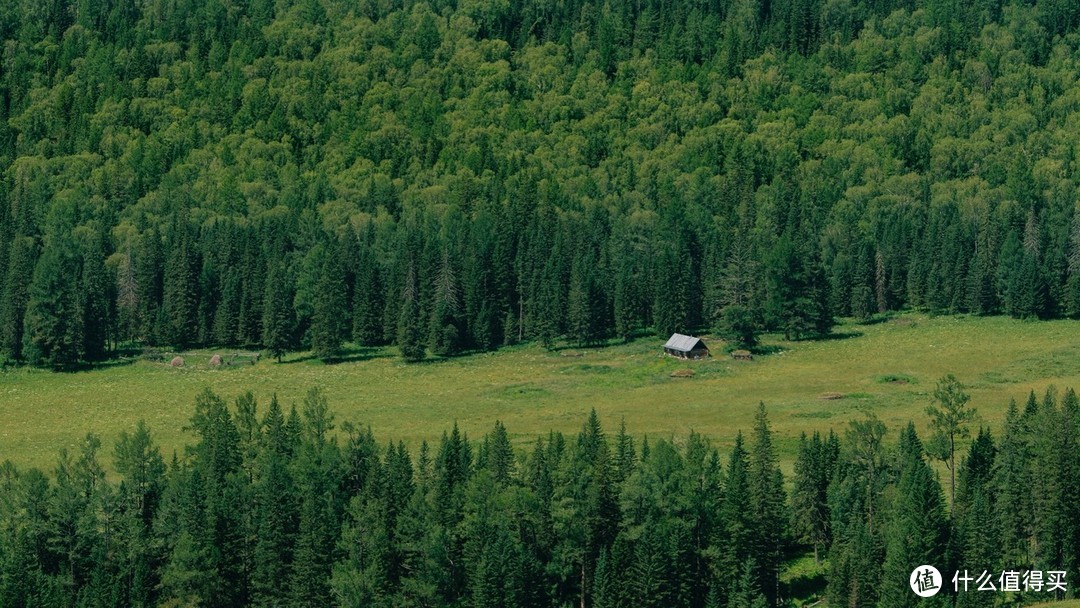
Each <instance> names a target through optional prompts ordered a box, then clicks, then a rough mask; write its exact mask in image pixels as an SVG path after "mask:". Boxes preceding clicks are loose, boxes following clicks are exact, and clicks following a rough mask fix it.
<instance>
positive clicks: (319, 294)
mask: <svg viewBox="0 0 1080 608" xmlns="http://www.w3.org/2000/svg"><path fill="white" fill-rule="evenodd" d="M318 272H319V278H318V281H316V283H315V292H314V294H313V298H314V302H313V303H312V304H313V305H312V315H311V349H312V350H313V351H314V353H315V356H317V357H319V358H320V359H322V360H324V361H326V360H333V359H334V358H336V357H337V356H338V354H339V353H340V351H341V346H342V344H343V343H344V341H345V339H346V338H348V336H349V330H350V324H349V318H350V316H349V314H348V312H349V308H348V292H347V291H346V289H347V286H346V283H345V267H344V261H343V260H342V255H341V253H340V252H339V251H338V249H337V247H333V246H331V247H328V248H327V249H325V250H324V251H323V256H322V263H321V264H320V267H319V270H318Z"/></svg>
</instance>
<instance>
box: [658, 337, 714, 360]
mask: <svg viewBox="0 0 1080 608" xmlns="http://www.w3.org/2000/svg"><path fill="white" fill-rule="evenodd" d="M664 352H665V353H667V354H669V355H671V356H672V357H679V358H680V359H704V358H705V357H708V356H709V347H708V346H705V343H704V342H702V341H701V339H700V338H695V337H694V336H684V335H682V334H671V338H669V339H668V341H667V344H665V345H664Z"/></svg>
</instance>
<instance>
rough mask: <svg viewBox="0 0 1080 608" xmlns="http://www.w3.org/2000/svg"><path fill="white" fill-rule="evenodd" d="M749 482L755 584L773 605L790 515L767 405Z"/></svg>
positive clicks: (759, 418)
mask: <svg viewBox="0 0 1080 608" xmlns="http://www.w3.org/2000/svg"><path fill="white" fill-rule="evenodd" d="M747 483H748V485H749V493H750V516H751V518H752V523H751V525H752V527H753V528H752V534H753V536H752V539H753V549H752V555H753V557H754V560H755V562H756V567H757V569H756V570H755V571H754V577H755V582H756V583H757V585H758V588H759V589H761V591H762V592H763V593H764V594H765V597H766V599H767V600H768V602H769V604H770V605H774V604H775V603H776V601H777V597H778V595H779V588H780V578H779V577H780V559H781V556H782V552H783V545H784V542H785V537H786V524H787V522H788V519H789V518H788V516H787V512H786V505H785V495H784V479H783V475H782V474H781V473H780V468H779V467H778V466H777V464H776V452H775V449H774V448H773V444H772V431H771V430H770V428H769V421H768V417H767V415H766V412H765V404H764V403H759V404H758V409H757V413H756V414H755V416H754V436H753V444H752V445H751V448H750V458H749V467H748V469H747Z"/></svg>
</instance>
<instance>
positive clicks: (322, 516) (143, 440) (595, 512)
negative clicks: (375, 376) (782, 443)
mask: <svg viewBox="0 0 1080 608" xmlns="http://www.w3.org/2000/svg"><path fill="white" fill-rule="evenodd" d="M934 394H935V397H936V399H937V404H936V405H935V406H933V407H932V408H930V411H929V413H930V414H931V416H932V422H931V425H930V428H931V431H932V432H931V435H930V436H929V437H928V438H927V440H926V442H925V443H924V442H923V441H921V440H920V438H919V437H918V436H917V435H916V432H915V427H914V426H913V425H911V424H910V423H909V424H908V426H907V427H906V428H904V430H903V431H901V432H900V434H899V437H898V438H897V439H896V440H892V439H891V438H889V437H888V434H887V433H886V429H885V426H884V425H883V423H882V422H880V421H879V420H878V419H877V418H875V417H873V416H872V415H869V416H867V417H865V418H863V419H860V420H855V421H852V422H850V423H849V425H848V426H847V427H846V428H845V429H844V431H843V436H842V437H838V436H837V435H835V434H833V433H831V432H830V434H829V435H828V436H827V437H823V436H821V435H819V434H817V433H815V434H814V435H813V437H810V438H807V437H806V436H805V435H804V436H803V438H802V440H801V442H800V444H799V450H798V458H797V460H796V462H795V474H794V479H792V480H791V483H790V484H785V480H784V479H783V477H782V475H781V473H780V470H779V469H778V468H777V462H776V450H775V447H774V439H773V436H772V433H771V431H770V428H769V423H768V420H767V418H766V412H765V408H764V406H761V407H760V408H759V410H758V412H757V415H756V418H755V423H754V428H753V429H752V431H751V433H750V435H749V437H748V438H746V439H745V440H744V438H743V436H742V435H741V434H740V435H739V436H738V437H737V438H736V439H735V442H734V447H733V448H732V449H731V451H730V453H727V454H725V457H724V458H722V457H721V455H720V454H719V452H718V450H717V449H716V448H715V447H714V446H713V445H712V444H711V442H710V440H709V439H708V438H706V437H702V436H701V435H698V434H696V433H690V435H689V436H687V437H685V438H680V439H679V440H677V441H675V440H671V439H661V438H648V439H637V440H635V439H634V438H632V437H630V436H629V435H628V434H627V433H626V432H625V431H624V430H620V431H619V432H618V433H617V434H615V435H614V436H611V435H608V434H605V432H604V431H603V429H602V428H601V425H600V422H599V420H598V418H597V416H596V413H595V412H593V413H592V414H591V415H590V416H589V418H588V420H587V421H586V423H585V424H584V426H583V428H582V430H581V432H580V433H578V434H577V436H570V437H567V436H564V435H562V434H561V433H555V432H552V433H550V434H549V435H548V436H547V437H541V438H539V439H537V440H536V441H535V443H534V444H532V446H531V447H529V448H527V449H526V450H524V451H515V450H514V449H513V448H512V446H511V442H510V439H509V436H508V433H507V430H506V429H505V428H504V427H503V426H502V425H501V424H500V423H498V422H496V423H495V426H494V429H493V430H492V431H491V432H490V433H489V434H487V435H486V436H484V437H483V438H482V439H480V440H471V441H470V440H469V438H467V437H465V436H463V435H462V434H461V433H460V432H459V431H458V429H457V427H456V426H455V427H454V429H453V430H452V431H451V432H450V433H449V434H446V433H444V434H443V437H442V440H441V441H440V442H439V444H438V446H436V447H435V448H434V449H429V447H428V445H427V444H426V443H424V444H423V445H421V446H420V449H419V452H418V453H417V454H416V455H415V456H414V455H412V454H410V452H409V450H408V449H406V447H405V446H404V445H403V444H401V443H397V444H394V443H393V442H389V443H386V444H380V443H378V442H377V441H376V440H375V439H374V438H373V436H372V433H371V430H370V429H364V428H360V427H357V426H353V425H350V424H348V423H346V424H343V425H342V426H341V428H340V430H336V429H335V425H334V421H333V416H332V414H331V413H330V410H329V407H328V404H327V402H326V400H325V398H324V397H323V396H322V395H321V394H320V393H319V391H317V390H313V391H311V392H310V393H309V394H308V395H307V397H306V398H305V399H304V401H303V403H302V404H301V406H300V411H299V412H298V411H297V408H296V407H292V408H291V409H290V410H289V411H288V412H286V411H285V410H284V409H283V408H282V407H281V405H280V404H279V403H278V401H277V400H276V399H273V400H271V402H270V404H269V406H268V407H267V408H266V411H265V413H262V412H260V411H258V409H257V407H256V401H255V399H254V398H253V397H252V395H251V394H250V393H249V394H245V395H242V396H241V397H239V398H238V399H237V400H236V402H235V405H234V406H233V407H229V406H228V405H227V404H226V403H225V401H223V400H222V399H221V398H220V397H218V396H216V395H214V394H212V393H211V392H209V390H207V391H205V392H203V393H202V394H200V395H199V396H198V397H197V399H196V403H195V414H194V415H193V417H192V419H191V426H190V430H191V432H192V433H193V435H194V444H193V445H189V446H188V447H187V448H185V450H184V452H183V454H179V455H173V457H172V458H171V461H170V462H166V460H165V459H163V458H162V456H161V454H160V453H159V450H158V449H157V447H155V445H154V443H153V441H152V439H151V436H150V433H149V431H148V430H147V429H146V427H145V426H144V425H142V424H140V425H139V426H138V427H137V428H136V429H135V431H134V433H131V434H129V433H127V432H124V433H122V434H121V435H120V438H119V441H117V443H116V445H115V448H114V450H113V467H114V469H115V474H114V475H106V471H105V470H104V468H103V466H102V464H101V462H100V460H99V452H100V450H101V447H102V446H101V442H100V440H99V439H97V438H96V437H94V436H92V435H90V436H87V438H86V440H85V441H84V442H83V444H82V447H81V448H80V449H79V450H77V451H76V453H68V452H66V451H62V452H61V454H60V458H59V460H58V464H57V466H56V468H55V469H54V470H53V471H52V472H51V475H50V476H46V475H45V474H43V473H42V472H41V471H38V470H36V469H31V470H25V471H20V470H17V469H16V468H15V467H14V466H12V465H11V464H4V465H3V466H0V605H3V606H5V608H18V607H23V606H35V607H51V606H56V607H68V606H87V607H90V606H93V607H95V608H105V607H117V608H130V607H143V606H222V607H225V606H247V605H253V606H285V605H287V606H311V607H313V608H315V607H317V608H325V607H326V606H335V605H337V606H355V607H357V608H360V607H365V608H369V607H387V608H390V607H394V608H402V607H411V606H415V607H420V606H425V607H437V606H446V607H450V606H470V607H478V608H479V607H497V606H513V607H516V608H530V607H565V606H585V607H586V608H612V607H627V608H628V607H634V608H640V607H645V608H649V607H655V608H682V607H694V608H700V607H707V608H718V607H721V606H724V607H728V608H751V607H755V608H756V607H762V606H775V605H782V604H785V603H786V602H788V601H789V600H791V599H792V597H793V595H794V594H800V596H799V597H802V598H803V599H806V598H808V597H810V596H811V595H813V594H817V595H818V596H819V597H820V596H822V595H824V596H826V597H827V600H828V604H829V605H830V606H879V607H882V608H893V607H901V606H911V605H914V600H915V599H916V598H915V596H914V594H912V593H911V591H910V590H909V588H908V577H909V575H910V573H911V571H912V570H913V569H914V568H915V567H916V566H919V565H922V564H931V565H935V566H936V567H937V568H938V569H939V570H941V571H942V572H943V573H945V576H946V587H947V589H946V590H945V591H944V592H943V593H942V594H940V595H939V596H938V597H937V598H936V599H935V600H934V601H936V602H937V604H936V605H941V606H950V605H952V604H953V602H954V600H955V603H956V605H957V606H988V607H989V606H993V605H995V603H996V602H997V601H998V600H999V599H1001V598H1002V597H1004V596H1002V595H1000V594H996V593H988V592H975V591H972V592H969V593H966V594H964V593H961V594H959V595H953V594H952V593H950V592H949V591H948V589H951V573H952V572H954V571H957V570H960V571H963V570H967V571H968V572H970V573H971V574H972V576H980V575H981V574H982V573H983V572H984V571H986V572H989V573H991V576H992V577H993V580H994V581H997V580H998V578H997V577H998V576H999V573H1000V572H1001V571H1004V570H1016V571H1018V572H1019V571H1025V570H1029V569H1038V570H1043V571H1047V572H1049V571H1058V570H1060V571H1066V572H1067V573H1068V574H1067V578H1066V583H1067V586H1068V589H1069V592H1068V593H1069V594H1070V595H1072V596H1075V594H1076V589H1077V582H1078V581H1077V573H1078V568H1080V484H1077V483H1076V479H1077V475H1078V473H1080V449H1078V446H1077V437H1080V403H1078V400H1077V397H1076V395H1075V393H1073V392H1072V391H1071V390H1069V391H1066V392H1065V394H1064V395H1063V396H1059V395H1057V394H1056V393H1055V391H1054V390H1052V389H1051V390H1048V391H1047V393H1046V395H1045V397H1044V398H1043V399H1042V400H1041V401H1040V400H1038V399H1036V397H1035V395H1034V393H1032V395H1031V397H1030V399H1029V401H1028V403H1027V404H1026V406H1025V407H1023V408H1022V409H1021V408H1018V407H1017V406H1016V404H1015V403H1014V404H1012V405H1011V406H1010V408H1009V412H1008V415H1007V417H1006V421H1005V425H1004V432H1003V434H1002V435H1001V437H1000V438H999V439H997V440H995V439H993V438H992V437H991V435H990V433H989V432H988V431H986V430H984V429H980V430H979V432H978V435H977V436H976V437H975V438H974V439H973V441H971V442H970V447H969V448H967V450H966V453H964V452H963V451H962V450H959V449H958V448H955V441H956V440H959V439H962V438H964V437H966V436H967V434H966V432H967V430H968V428H969V427H968V422H969V421H970V418H971V413H972V410H970V409H969V408H967V406H966V395H964V393H963V391H962V389H961V388H960V387H959V385H958V384H957V383H956V382H955V380H953V379H951V378H946V379H943V380H942V382H941V383H939V385H938V389H937V390H936V391H935V393H934ZM965 445H968V444H967V442H965ZM958 451H959V452H961V453H957V452H958ZM931 457H933V458H935V459H940V460H942V461H943V462H945V463H946V464H947V466H949V467H950V469H949V470H950V471H955V486H956V487H955V492H954V495H955V502H954V503H952V504H950V501H948V500H946V497H945V495H944V493H943V491H942V488H941V486H940V485H939V481H938V475H937V474H935V473H934V471H933V469H932V468H931V466H930V459H931ZM951 478H952V476H950V479H951ZM952 483H953V482H952V481H950V486H951V485H952ZM786 485H790V487H791V488H792V489H791V491H790V493H788V492H786V491H785V486H786ZM811 548H812V549H813V552H814V556H815V558H820V559H822V560H824V559H826V558H827V560H828V562H827V585H826V584H823V583H822V582H821V581H819V582H818V584H817V587H816V591H815V586H814V581H813V579H810V580H800V579H798V578H797V577H796V578H795V579H792V580H791V582H790V584H789V583H787V582H782V581H781V579H780V577H779V574H780V572H781V571H782V569H783V568H784V565H785V563H786V562H788V561H789V560H791V559H792V558H793V557H797V556H799V555H803V554H807V553H808V552H809V550H810V549H811ZM1047 580H1049V577H1047ZM1063 596H1064V594H1062V593H1061V592H1059V591H1054V592H1050V591H1049V590H1048V589H1046V588H1043V589H1042V590H1041V591H1040V592H1035V591H1024V592H1022V593H1019V594H1012V595H1011V596H1010V597H1011V600H1015V601H1017V602H1021V603H1022V602H1029V601H1039V600H1047V599H1054V598H1058V599H1060V598H1061V597H1063Z"/></svg>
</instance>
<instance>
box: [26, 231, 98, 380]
mask: <svg viewBox="0 0 1080 608" xmlns="http://www.w3.org/2000/svg"><path fill="white" fill-rule="evenodd" d="M78 272H79V260H78V257H77V256H76V253H75V251H74V248H73V246H72V242H71V236H70V235H60V234H58V235H55V236H54V237H53V238H51V239H50V240H49V242H48V243H47V244H46V246H45V249H44V251H43V252H42V254H41V258H40V260H38V263H37V267H36V268H35V269H34V278H33V281H32V282H31V284H30V288H29V290H28V296H29V298H28V301H27V305H26V317H25V322H24V330H23V351H24V352H25V354H26V357H27V359H29V360H30V362H32V363H35V364H39V365H48V366H53V367H64V366H69V365H73V364H74V363H76V362H77V361H78V360H79V358H80V356H81V354H82V348H83V346H84V342H83V318H82V315H81V314H80V307H79V291H78V284H77V283H75V282H73V281H72V278H73V277H76V276H78Z"/></svg>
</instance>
